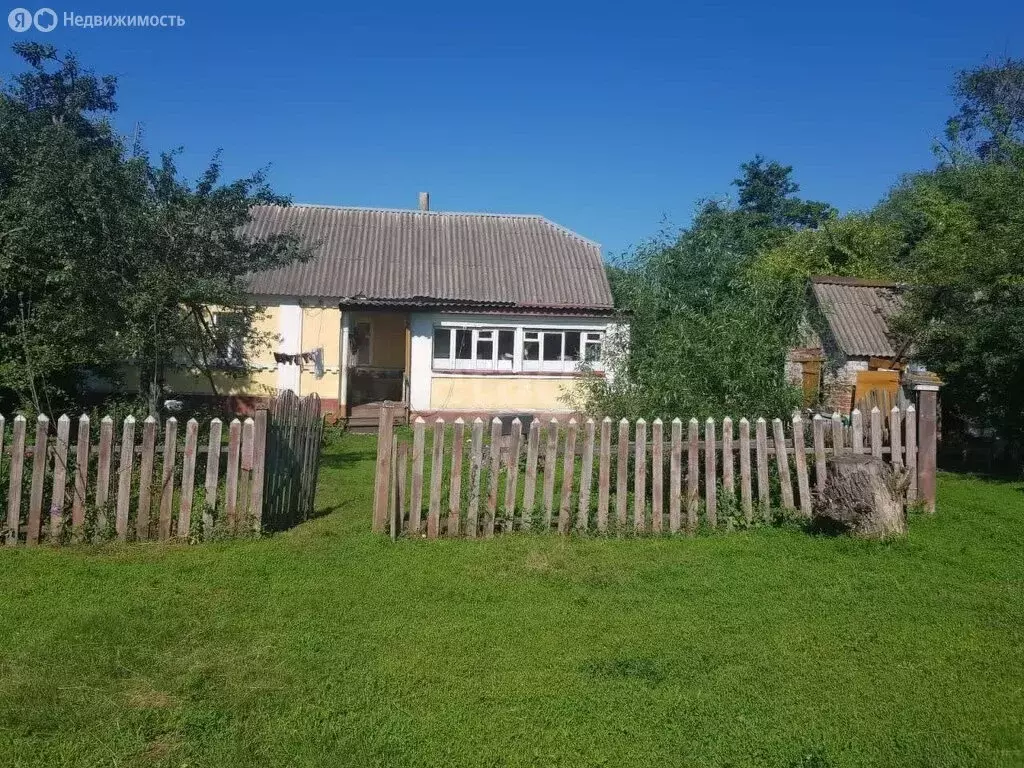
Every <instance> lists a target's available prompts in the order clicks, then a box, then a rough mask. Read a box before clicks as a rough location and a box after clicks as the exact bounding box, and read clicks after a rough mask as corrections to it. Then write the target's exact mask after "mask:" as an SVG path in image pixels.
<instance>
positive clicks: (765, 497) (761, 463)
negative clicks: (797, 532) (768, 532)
mask: <svg viewBox="0 0 1024 768" xmlns="http://www.w3.org/2000/svg"><path fill="white" fill-rule="evenodd" d="M756 439H757V503H758V504H760V505H761V514H762V515H763V516H764V517H765V519H768V517H769V515H770V510H769V487H768V424H767V422H765V420H764V419H763V418H761V419H758V420H757V437H756Z"/></svg>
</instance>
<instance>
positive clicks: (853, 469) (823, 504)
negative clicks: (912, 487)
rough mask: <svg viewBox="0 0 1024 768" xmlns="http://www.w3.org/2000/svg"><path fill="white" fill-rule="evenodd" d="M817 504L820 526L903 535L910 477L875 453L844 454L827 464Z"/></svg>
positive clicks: (864, 533) (871, 535)
mask: <svg viewBox="0 0 1024 768" xmlns="http://www.w3.org/2000/svg"><path fill="white" fill-rule="evenodd" d="M828 470H829V471H828V479H827V480H826V482H825V488H824V490H823V491H822V492H821V494H820V495H819V496H818V499H817V500H816V501H815V503H814V516H813V520H814V522H815V523H816V524H817V525H818V527H820V528H823V529H826V530H832V531H836V532H841V533H849V534H851V535H853V536H857V537H860V538H866V539H881V538H886V537H889V536H904V535H906V533H907V515H906V510H905V501H906V493H907V487H908V486H909V484H910V476H909V475H908V474H907V473H906V472H905V471H903V470H894V469H893V467H892V465H891V464H887V463H885V462H884V461H882V460H881V459H879V458H877V457H874V456H867V455H861V454H852V453H851V454H842V455H840V456H837V457H836V458H834V459H832V460H831V461H830V462H829V467H828Z"/></svg>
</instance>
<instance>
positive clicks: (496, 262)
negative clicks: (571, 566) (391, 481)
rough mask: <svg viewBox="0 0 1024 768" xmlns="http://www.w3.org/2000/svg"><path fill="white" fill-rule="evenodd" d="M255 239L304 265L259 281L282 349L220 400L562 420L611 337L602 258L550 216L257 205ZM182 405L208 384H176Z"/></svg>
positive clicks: (255, 290) (357, 411)
mask: <svg viewBox="0 0 1024 768" xmlns="http://www.w3.org/2000/svg"><path fill="white" fill-rule="evenodd" d="M247 231H248V232H249V233H250V234H252V235H254V236H264V235H269V234H271V233H279V232H285V231H290V232H292V233H294V234H296V235H298V236H299V237H300V238H301V239H302V240H304V241H305V242H306V243H308V244H310V245H312V246H314V247H315V256H314V258H313V259H312V260H310V261H308V262H305V263H296V264H292V265H289V266H286V267H283V268H281V269H276V270H272V271H268V272H263V273H259V274H255V275H252V276H251V279H250V283H249V284H250V289H251V292H252V295H253V298H254V301H255V302H257V303H258V304H259V305H261V306H262V307H264V308H265V313H264V317H263V319H262V321H261V322H262V325H261V326H260V330H262V331H265V332H266V331H269V332H271V333H273V334H275V335H276V336H277V338H278V344H277V345H276V346H275V347H274V348H273V349H271V350H268V351H267V352H265V353H264V354H263V356H262V358H261V359H257V360H255V361H254V362H255V366H254V371H253V373H252V375H251V376H249V377H248V378H247V379H245V380H242V381H241V382H235V383H233V384H229V385H228V388H227V390H226V391H225V392H223V393H222V394H229V395H232V396H235V397H241V398H246V399H252V398H259V397H265V396H267V395H270V394H273V393H274V392H275V391H278V390H285V389H289V390H292V391H293V392H295V393H297V394H299V395H307V394H310V393H314V392H315V393H316V394H318V395H319V396H320V398H321V400H322V402H323V406H322V409H323V411H324V413H327V414H333V415H334V416H336V417H359V416H362V417H363V418H365V419H369V418H376V415H377V412H378V411H379V405H380V403H381V402H382V401H385V400H390V401H394V402H398V403H403V404H405V406H406V407H407V409H408V410H409V411H411V412H412V413H413V414H421V415H425V416H426V415H433V414H442V413H443V414H446V415H447V414H453V415H454V414H463V415H470V414H490V413H495V412H499V411H504V412H507V411H514V412H528V413H534V414H552V413H559V412H566V411H568V410H569V406H568V405H567V404H566V403H565V402H564V400H563V397H564V396H565V395H566V394H567V393H568V392H569V391H570V390H571V389H572V388H573V387H574V386H575V385H576V384H577V383H578V382H579V380H580V377H581V376H582V375H583V373H582V372H581V366H585V367H586V368H588V369H592V370H593V371H595V372H597V373H598V374H600V373H601V372H602V367H603V366H602V356H603V352H604V349H605V344H606V343H607V341H608V339H609V334H610V333H612V332H613V331H614V330H615V327H616V326H615V325H614V322H613V307H612V296H611V291H610V289H609V286H608V280H607V277H606V275H605V268H604V262H603V260H602V257H601V249H600V247H599V246H598V244H597V243H594V242H592V241H590V240H588V239H586V238H584V237H582V236H581V235H578V234H576V233H575V232H573V231H571V230H569V229H566V228H565V227H562V226H559V225H558V224H555V223H553V222H551V221H549V220H547V219H545V218H543V217H541V216H531V215H506V214H486V213H449V212H440V211H431V210H429V198H428V196H427V195H426V194H421V195H420V207H419V209H417V210H390V209H367V208H346V207H330V206H323V205H293V206H287V207H278V206H260V207H257V208H255V209H254V210H253V213H252V221H251V223H250V224H249V225H248V227H247ZM178 385H179V387H180V391H182V392H183V393H200V392H203V391H207V392H208V391H209V390H208V389H204V384H203V382H202V381H201V380H200V379H198V378H196V377H191V378H189V377H181V378H180V380H179V381H178Z"/></svg>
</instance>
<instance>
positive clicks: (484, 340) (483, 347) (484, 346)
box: [476, 331, 494, 363]
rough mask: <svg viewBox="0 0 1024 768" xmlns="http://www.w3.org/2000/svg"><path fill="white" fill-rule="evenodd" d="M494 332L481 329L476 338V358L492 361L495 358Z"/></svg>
mask: <svg viewBox="0 0 1024 768" xmlns="http://www.w3.org/2000/svg"><path fill="white" fill-rule="evenodd" d="M491 336H492V333H491V332H490V331H480V334H479V336H478V338H477V340H476V359H477V361H486V362H488V363H489V362H491V360H492V359H493V358H494V342H493V341H491Z"/></svg>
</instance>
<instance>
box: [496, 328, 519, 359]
mask: <svg viewBox="0 0 1024 768" xmlns="http://www.w3.org/2000/svg"><path fill="white" fill-rule="evenodd" d="M515 352H516V332H515V331H498V359H499V360H512V358H513V357H515Z"/></svg>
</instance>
